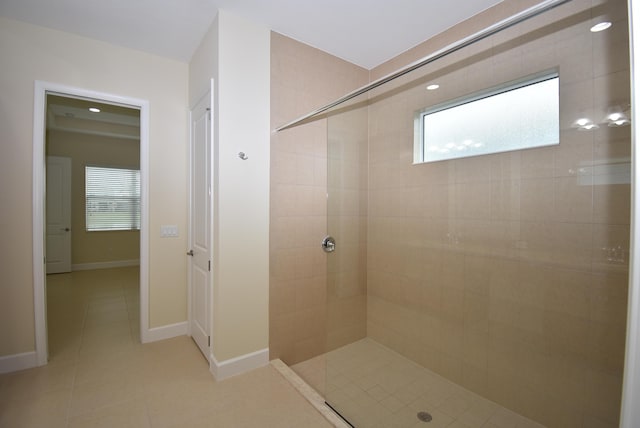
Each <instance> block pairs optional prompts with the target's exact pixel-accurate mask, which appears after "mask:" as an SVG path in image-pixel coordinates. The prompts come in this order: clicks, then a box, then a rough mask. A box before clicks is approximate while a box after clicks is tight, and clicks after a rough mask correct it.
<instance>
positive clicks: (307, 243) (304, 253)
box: [269, 33, 368, 364]
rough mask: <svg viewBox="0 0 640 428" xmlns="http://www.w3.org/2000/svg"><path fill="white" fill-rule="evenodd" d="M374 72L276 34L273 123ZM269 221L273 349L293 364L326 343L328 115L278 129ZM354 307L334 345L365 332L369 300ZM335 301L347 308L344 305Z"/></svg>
mask: <svg viewBox="0 0 640 428" xmlns="http://www.w3.org/2000/svg"><path fill="white" fill-rule="evenodd" d="M367 79H368V72H367V71H366V70H364V69H362V68H359V67H356V66H354V65H353V64H349V63H347V62H345V61H342V60H339V59H338V58H335V57H332V56H331V55H328V54H326V53H324V52H321V51H319V50H317V49H314V48H311V47H309V46H306V45H304V44H302V43H299V42H296V41H294V40H292V39H290V38H287V37H285V36H282V35H280V34H277V33H272V35H271V93H272V96H271V127H272V129H275V128H277V127H278V126H280V125H283V124H285V123H287V122H290V121H291V120H293V119H295V118H297V117H299V116H302V115H303V114H306V113H308V112H309V111H311V110H313V109H315V108H318V107H320V106H322V105H323V104H325V103H327V102H330V101H333V100H335V99H337V98H338V97H340V96H341V95H343V94H344V93H346V92H348V91H350V90H353V89H355V88H357V87H359V86H362V85H364V84H366V83H367ZM354 141H359V140H357V139H355V140H354ZM270 228H271V240H270V263H271V270H270V281H269V288H270V292H269V299H270V300H269V308H270V312H269V330H270V331H269V348H270V355H271V358H281V359H282V360H283V361H285V362H286V363H288V364H294V363H296V362H299V361H304V360H306V359H308V358H311V357H313V356H316V355H318V354H321V353H323V352H324V351H325V350H326V349H327V334H328V331H327V326H328V324H327V322H328V319H327V311H328V308H327V299H328V296H327V288H326V286H327V258H326V256H325V254H324V253H323V252H322V251H321V249H320V241H321V240H322V238H323V237H324V236H325V234H326V232H327V122H326V120H318V121H315V122H312V123H309V124H307V125H302V126H298V127H296V128H293V129H290V130H286V131H282V132H275V133H272V135H271V226H270ZM333 290H335V288H333ZM354 300H355V302H352V303H355V305H358V303H357V298H356V299H354ZM334 302H335V300H334ZM348 306H349V307H348V308H347V311H346V312H347V313H352V314H355V318H356V319H355V320H353V319H352V320H351V321H350V322H349V323H348V327H347V328H346V329H344V330H342V329H341V328H339V327H338V328H336V329H335V330H333V333H334V335H332V337H333V339H332V340H335V342H334V344H337V343H340V342H341V341H345V340H347V341H348V340H349V338H350V339H351V340H355V339H356V338H359V337H362V335H363V334H364V313H365V312H364V307H363V305H362V303H360V304H359V308H358V307H354V305H348ZM332 308H335V311H341V310H342V312H343V313H345V310H344V309H345V307H344V306H342V307H340V305H335V306H332ZM354 308H355V309H356V310H355V311H350V309H354ZM342 327H344V325H343V326H342ZM343 343H344V342H343Z"/></svg>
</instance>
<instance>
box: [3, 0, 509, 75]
mask: <svg viewBox="0 0 640 428" xmlns="http://www.w3.org/2000/svg"><path fill="white" fill-rule="evenodd" d="M500 1H501V0H448V1H442V0H394V1H389V0H347V1H345V0H172V1H167V0H108V1H104V0H56V1H51V0H0V15H1V16H5V17H8V18H12V19H17V20H21V21H26V22H29V23H33V24H36V25H41V26H44V27H49V28H53V29H58V30H62V31H66V32H70V33H76V34H79V35H82V36H85V37H90V38H93V39H97V40H102V41H105V42H108V43H112V44H115V45H119V46H124V47H128V48H133V49H137V50H141V51H145V52H149V53H153V54H156V55H161V56H163V57H168V58H173V59H176V60H179V61H183V62H188V61H189V60H190V58H191V56H192V55H193V52H194V51H195V49H196V48H197V46H198V44H199V42H200V40H202V37H203V36H204V34H205V33H206V31H207V29H208V28H209V26H210V25H211V22H212V21H213V19H214V18H215V16H216V14H217V11H218V9H224V10H228V11H229V12H231V13H234V14H236V15H239V16H242V17H244V18H245V19H248V20H251V21H253V22H256V23H258V24H260V25H264V26H266V27H267V28H270V29H272V30H274V31H276V32H278V33H281V34H284V35H286V36H289V37H291V38H294V39H296V40H299V41H301V42H303V43H306V44H308V45H311V46H314V47H316V48H319V49H321V50H323V51H326V52H328V53H330V54H332V55H335V56H337V57H340V58H343V59H345V60H347V61H349V62H352V63H354V64H357V65H360V66H362V67H364V68H367V69H371V68H373V67H375V66H377V65H379V64H381V63H382V62H384V61H386V60H388V59H391V58H393V57H394V56H396V55H398V54H400V53H402V52H404V51H406V50H407V49H410V48H411V47H413V46H415V45H417V44H418V43H420V42H421V41H423V40H426V39H428V38H430V37H432V36H434V35H436V34H438V33H440V32H442V31H443V30H445V29H447V28H449V27H451V26H453V25H455V24H456V23H458V22H461V21H463V20H465V19H467V18H469V17H471V16H473V15H475V14H477V13H478V12H481V11H482V10H485V9H487V8H489V7H491V6H493V5H495V4H497V3H499V2H500Z"/></svg>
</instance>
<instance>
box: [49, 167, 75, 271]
mask: <svg viewBox="0 0 640 428" xmlns="http://www.w3.org/2000/svg"><path fill="white" fill-rule="evenodd" d="M46 218H47V252H46V260H47V273H48V274H49V273H62V272H71V159H70V158H65V157H60V156H47V210H46Z"/></svg>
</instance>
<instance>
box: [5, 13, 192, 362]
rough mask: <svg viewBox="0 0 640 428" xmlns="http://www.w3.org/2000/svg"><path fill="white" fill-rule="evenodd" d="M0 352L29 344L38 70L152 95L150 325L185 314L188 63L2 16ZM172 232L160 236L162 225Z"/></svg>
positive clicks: (45, 77) (49, 76) (99, 87)
mask: <svg viewBox="0 0 640 428" xmlns="http://www.w3.org/2000/svg"><path fill="white" fill-rule="evenodd" d="M0 57H1V58H2V63H3V67H2V73H0V92H1V93H2V94H3V95H2V97H1V98H0V129H1V130H2V134H1V136H0V138H1V139H2V142H1V144H0V193H1V194H2V195H3V200H4V201H5V202H4V203H3V207H4V208H3V209H2V210H0V211H1V213H0V225H1V227H2V231H3V239H2V242H1V243H0V254H2V255H3V257H2V258H1V261H0V271H2V272H3V279H2V284H3V285H2V287H0V324H1V325H3V326H5V327H6V326H11V327H10V328H2V329H1V330H0V356H6V355H14V354H19V353H24V352H30V351H33V350H34V348H35V344H34V334H35V333H34V331H35V328H34V309H33V255H32V254H33V248H32V242H33V238H32V175H33V172H32V164H33V159H32V157H33V153H32V146H33V135H32V134H33V111H34V106H33V99H34V82H35V81H36V80H41V81H46V82H51V83H56V84H62V85H68V86H72V87H78V88H82V89H88V90H94V91H98V92H105V93H110V94H117V95H123V96H129V97H133V98H139V99H145V100H148V101H149V103H150V135H149V140H150V154H149V158H150V186H149V187H150V195H149V204H150V206H149V213H150V234H149V235H150V238H149V239H150V243H149V247H150V249H151V250H150V260H149V288H150V296H149V302H150V307H149V311H150V327H158V326H163V325H167V324H173V323H178V322H183V321H185V320H186V318H187V304H186V296H187V288H186V280H185V278H186V261H185V257H184V250H185V248H186V230H187V229H186V225H187V218H186V217H187V209H186V207H187V186H186V184H185V183H187V175H186V171H187V153H188V150H187V147H188V145H187V141H188V130H187V123H188V120H187V102H188V100H187V78H188V77H187V65H186V64H184V63H180V62H178V61H172V60H168V59H165V58H161V57H158V56H154V55H150V54H145V53H142V52H138V51H134V50H131V49H125V48H120V47H116V46H113V45H109V44H106V43H102V42H98V41H95V40H91V39H87V38H83V37H79V36H76V35H72V34H68V33H64V32H60V31H54V30H50V29H45V28H42V27H38V26H34V25H30V24H25V23H22V22H18V21H13V20H8V19H5V18H0ZM163 224H174V225H177V226H178V230H179V232H180V236H179V237H178V238H172V239H161V238H160V225H163Z"/></svg>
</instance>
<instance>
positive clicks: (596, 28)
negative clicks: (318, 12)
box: [591, 21, 611, 33]
mask: <svg viewBox="0 0 640 428" xmlns="http://www.w3.org/2000/svg"><path fill="white" fill-rule="evenodd" d="M609 27H611V23H610V22H608V21H605V22H600V23H598V24H596V25H594V26H593V27H591V32H592V33H597V32H599V31H604V30H606V29H607V28H609Z"/></svg>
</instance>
